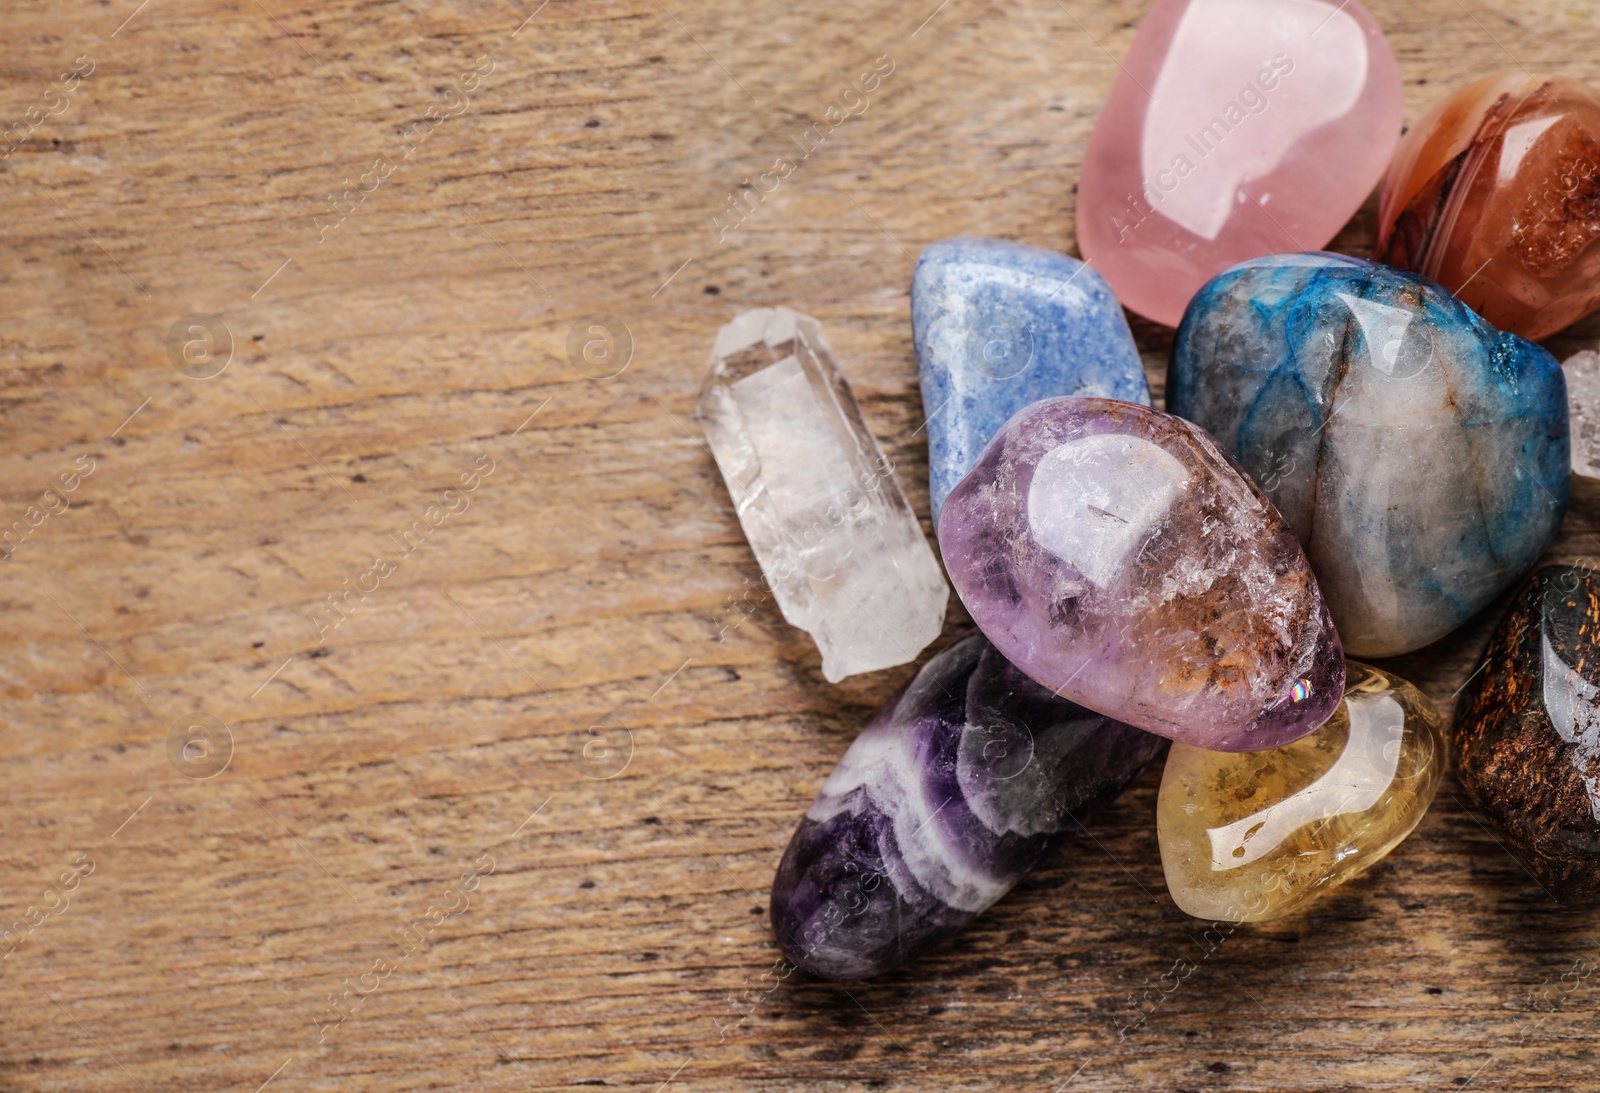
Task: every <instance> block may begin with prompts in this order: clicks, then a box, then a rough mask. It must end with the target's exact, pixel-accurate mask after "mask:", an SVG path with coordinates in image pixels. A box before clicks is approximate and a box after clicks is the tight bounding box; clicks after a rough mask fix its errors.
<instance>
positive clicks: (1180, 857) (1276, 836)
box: [1156, 661, 1445, 922]
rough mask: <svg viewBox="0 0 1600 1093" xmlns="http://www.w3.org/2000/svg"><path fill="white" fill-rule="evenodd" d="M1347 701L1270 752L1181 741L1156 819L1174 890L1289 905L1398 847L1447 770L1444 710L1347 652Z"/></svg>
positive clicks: (1212, 911) (1281, 910)
mask: <svg viewBox="0 0 1600 1093" xmlns="http://www.w3.org/2000/svg"><path fill="white" fill-rule="evenodd" d="M1345 680H1346V682H1345V693H1344V701H1343V702H1341V703H1340V704H1339V708H1338V709H1337V710H1335V711H1334V714H1333V716H1332V717H1331V718H1329V719H1328V721H1327V723H1326V724H1325V725H1323V726H1322V727H1321V728H1320V729H1318V730H1317V731H1316V732H1314V733H1312V734H1311V735H1310V736H1306V737H1302V738H1301V739H1299V740H1296V741H1295V742H1294V743H1292V744H1286V745H1284V746H1283V747H1281V748H1272V749H1269V750H1267V751H1252V752H1238V753H1233V754H1229V753H1226V752H1217V751H1203V750H1201V749H1200V748H1192V747H1189V746H1187V745H1184V744H1174V745H1173V747H1172V751H1171V753H1170V754H1169V755H1168V756H1167V769H1166V771H1165V773H1163V775H1162V777H1161V795H1160V797H1159V798H1158V800H1157V804H1156V829H1157V833H1158V835H1159V837H1160V840H1161V865H1162V868H1163V869H1164V870H1165V871H1166V874H1167V890H1168V891H1169V892H1171V893H1172V900H1173V902H1174V903H1176V904H1177V905H1178V906H1179V907H1180V908H1181V909H1182V910H1183V911H1184V912H1186V913H1187V914H1191V915H1193V916H1195V917H1196V918H1203V919H1211V920H1215V921H1223V922H1261V921H1265V920H1267V919H1273V918H1278V917H1280V916H1282V915H1286V914H1288V913H1289V912H1291V911H1293V910H1295V909H1296V908H1298V907H1300V906H1302V905H1304V904H1305V903H1306V902H1308V901H1310V900H1313V899H1316V898H1317V897H1318V896H1320V895H1322V894H1323V893H1325V892H1327V891H1328V890H1329V889H1330V888H1333V887H1334V886H1336V885H1340V884H1343V883H1344V882H1345V881H1347V880H1349V879H1350V878H1351V877H1354V876H1356V875H1357V874H1359V873H1361V872H1363V871H1364V870H1366V869H1367V868H1368V867H1370V866H1371V865H1372V864H1373V863H1374V862H1377V861H1378V860H1380V859H1381V858H1382V857H1383V856H1384V855H1385V854H1387V853H1389V851H1391V850H1393V849H1394V848H1395V847H1396V846H1399V845H1400V843H1401V841H1402V840H1404V839H1405V837H1406V836H1407V835H1409V834H1411V830H1412V829H1413V828H1414V827H1416V826H1417V821H1419V820H1421V819H1422V815H1423V813H1425V812H1427V811H1428V805H1429V804H1430V803H1432V801H1433V795H1434V792H1435V791H1436V790H1437V789H1438V788H1439V779H1440V778H1441V777H1442V776H1443V775H1444V768H1445V739H1444V732H1443V729H1442V727H1441V723H1440V718H1439V711H1438V710H1436V709H1434V706H1433V703H1432V702H1429V701H1428V699H1427V697H1426V696H1425V695H1423V693H1422V692H1421V691H1419V690H1417V689H1416V688H1415V687H1413V686H1412V685H1411V684H1409V683H1407V682H1406V681H1405V680H1403V679H1400V678H1399V677H1397V676H1393V675H1390V674H1388V673H1387V672H1384V671H1381V670H1379V669H1377V668H1373V667H1371V666H1370V665H1366V664H1362V663H1360V662H1358V661H1349V662H1348V665H1347V668H1346V676H1345Z"/></svg>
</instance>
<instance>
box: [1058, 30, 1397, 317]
mask: <svg viewBox="0 0 1600 1093" xmlns="http://www.w3.org/2000/svg"><path fill="white" fill-rule="evenodd" d="M1403 106H1404V104H1403V101H1402V88H1401V82H1400V69H1399V66H1398V65H1397V64H1396V62H1395V58H1394V52H1393V51H1392V50H1391V49H1390V48H1389V44H1388V42H1387V41H1386V40H1385V39H1384V37H1383V33H1382V32H1381V31H1380V30H1379V29H1378V25H1377V23H1375V22H1374V21H1373V19H1372V16H1370V15H1369V14H1367V12H1366V10H1365V9H1364V8H1362V6H1361V5H1360V4H1359V3H1357V2H1355V0H1157V3H1156V4H1155V6H1154V7H1152V8H1151V9H1150V12H1149V14H1148V15H1146V16H1145V17H1144V21H1143V22H1142V23H1140V24H1139V32H1138V34H1137V35H1136V36H1135V37H1134V40H1133V45H1132V47H1131V48H1130V49H1129V50H1128V56H1127V57H1126V59H1125V60H1124V61H1123V62H1122V65H1121V67H1120V70H1119V73H1118V75H1117V79H1116V82H1115V83H1114V84H1113V85H1112V88H1111V95H1110V97H1109V98H1108V99H1107V100H1106V105H1105V109H1104V110H1102V111H1101V113H1100V120H1099V121H1098V122H1097V123H1096V125H1095V129H1094V135H1093V136H1092V137H1091V138H1090V140H1089V149H1088V152H1087V154H1086V156H1085V157H1084V163H1083V177H1082V179H1081V180H1080V183H1079V188H1078V242H1079V245H1080V247H1081V248H1082V250H1083V255H1084V258H1085V259H1087V260H1088V261H1090V262H1091V263H1093V265H1094V266H1095V268H1096V269H1098V270H1100V272H1102V273H1104V274H1105V275H1106V279H1107V280H1109V281H1110V282H1111V286H1112V287H1113V288H1114V289H1116V292H1117V296H1118V297H1119V298H1120V299H1121V300H1122V302H1123V303H1124V304H1126V305H1127V306H1128V307H1130V308H1132V309H1133V310H1134V311H1137V312H1138V313H1139V314H1141V315H1144V316H1146V317H1148V318H1151V319H1154V320H1156V321H1157V322H1161V323H1167V324H1168V325H1172V324H1175V323H1176V322H1177V321H1178V319H1179V318H1180V317H1181V316H1182V315H1183V308H1184V305H1185V304H1187V303H1188V302H1189V298H1190V297H1191V296H1193V295H1194V293H1195V291H1196V290H1197V289H1199V287H1200V286H1201V285H1202V284H1204V283H1205V281H1206V279H1207V278H1209V277H1211V276H1213V275H1214V274H1217V273H1220V272H1221V271H1223V270H1225V269H1227V268H1228V267H1229V266H1231V265H1233V264H1234V263H1236V262H1240V261H1243V260H1244V259H1246V258H1254V257H1256V256H1257V255H1261V254H1272V253H1274V252H1277V251H1284V250H1303V249H1306V248H1311V247H1321V246H1324V245H1326V244H1327V242H1328V241H1329V240H1330V239H1332V238H1333V237H1334V235H1335V234H1336V233H1337V232H1338V231H1339V229H1340V228H1342V227H1344V225H1345V222H1346V221H1348V220H1349V219H1350V217H1351V216H1353V215H1354V214H1355V212H1356V210H1357V209H1359V208H1360V207H1361V204H1362V202H1364V201H1365V200H1366V198H1367V195H1368V194H1369V193H1371V192H1372V188H1373V187H1374V186H1375V185H1377V183H1378V180H1379V179H1380V178H1382V177H1383V173H1384V169H1385V168H1386V167H1388V165H1389V156H1390V153H1391V152H1392V151H1393V149H1394V146H1395V141H1396V139H1397V138H1398V137H1399V136H1400V128H1401V124H1402V121H1403Z"/></svg>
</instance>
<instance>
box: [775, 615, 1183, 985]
mask: <svg viewBox="0 0 1600 1093" xmlns="http://www.w3.org/2000/svg"><path fill="white" fill-rule="evenodd" d="M1165 747H1166V741H1164V740H1162V739H1161V738H1159V737H1156V736H1152V735H1150V734H1149V733H1146V732H1140V731H1139V730H1138V729H1133V728H1129V727H1128V726H1126V725H1119V724H1118V723H1117V722H1115V721H1112V720H1111V719H1109V718H1107V717H1103V716H1101V715H1100V714H1096V713H1091V712H1090V711H1088V710H1085V709H1083V708H1082V707H1080V706H1075V705H1073V704H1072V703H1071V702H1068V701H1066V700H1065V699H1061V698H1057V697H1056V696H1055V695H1053V694H1051V693H1050V692H1049V691H1047V690H1045V689H1044V688H1042V687H1040V686H1039V685H1038V684H1037V683H1035V682H1033V681H1032V680H1031V679H1029V678H1028V677H1027V676H1025V675H1023V674H1022V673H1021V672H1019V671H1018V670H1017V669H1016V668H1014V667H1012V666H1011V665H1010V664H1009V663H1007V662H1006V660H1005V658H1004V657H1002V656H1000V655H999V654H998V653H997V652H996V651H995V649H994V647H993V646H992V645H990V644H989V642H988V641H986V640H984V638H983V635H981V634H973V635H971V636H969V637H967V638H965V639H963V640H961V641H959V642H957V643H956V644H955V645H953V646H951V647H950V648H949V649H946V650H945V651H944V652H942V653H940V654H939V655H938V656H936V657H934V658H933V659H932V660H930V661H929V662H928V663H927V664H926V665H924V666H923V668H922V671H920V672H919V673H917V676H916V678H915V679H913V680H912V681H911V683H910V685H909V686H908V687H907V688H906V689H905V690H904V691H902V692H901V693H900V694H899V695H898V696H896V697H895V698H894V699H892V700H890V702H889V704H888V705H886V706H885V707H884V708H883V709H882V710H881V711H879V713H878V715H877V716H876V717H874V718H873V719H872V722H871V723H870V724H869V725H868V726H867V727H866V729H865V730H864V731H863V732H862V733H861V735H860V736H858V737H857V738H856V740H855V743H853V744H851V745H850V749H849V750H848V751H846V752H845V754H844V758H843V759H841V760H840V761H839V765H838V766H837V767H835V768H834V771H833V773H832V774H831V775H829V776H828V780H827V781H826V782H824V783H823V786H822V793H821V794H820V795H819V796H818V797H817V800H816V803H815V804H813V805H812V806H811V809H810V811H808V812H807V813H806V815H805V818H804V819H802V820H801V821H800V827H799V829H798V830H796V831H795V833H794V837H793V838H792V839H790V841H789V848H788V849H787V850H786V851H784V855H783V861H782V863H781V864H780V865H779V866H778V874H777V877H776V878H775V879H774V881H773V885H772V925H773V930H774V932H775V933H776V935H777V938H778V943H779V945H780V947H781V948H782V949H783V952H784V955H785V956H787V957H788V958H789V959H790V960H792V961H794V962H795V963H796V964H798V965H799V966H800V967H802V968H805V969H806V970H807V971H809V972H812V973H813V974H816V975H822V976H827V977H828V978H832V979H859V978H863V977H865V976H870V975H877V974H879V973H881V972H885V971H888V970H889V969H891V968H893V967H895V966H896V965H897V964H899V963H901V962H902V961H904V960H906V959H908V958H909V957H911V956H913V955H915V954H916V953H918V952H920V951H922V950H924V949H926V948H928V947H929V946H931V945H933V944H935V943H936V942H938V941H940V940H941V939H943V938H946V937H949V936H950V935H951V934H953V933H955V932H956V931H958V930H960V929H961V928H962V927H964V926H965V925H966V924H967V923H968V922H970V921H972V919H973V918H974V917H976V916H977V915H979V914H981V913H982V912H983V911H984V910H985V909H986V908H988V907H989V905H990V904H992V903H994V901H995V900H997V899H999V898H1000V897H1001V896H1003V895H1005V894H1006V893H1007V892H1008V891H1010V890H1011V888H1012V886H1013V885H1015V884H1016V883H1017V882H1018V881H1019V880H1021V879H1022V878H1023V876H1025V875H1026V874H1027V872H1028V871H1029V870H1030V869H1032V868H1033V867H1034V865H1035V863H1037V862H1038V860H1039V858H1040V857H1041V856H1042V855H1043V854H1044V852H1045V850H1046V849H1047V848H1048V847H1049V845H1050V844H1051V842H1052V836H1054V835H1056V834H1057V833H1059V832H1062V831H1076V830H1078V829H1079V828H1080V826H1081V824H1082V821H1084V820H1085V819H1087V818H1088V817H1089V816H1090V815H1091V814H1092V813H1093V812H1094V811H1095V810H1096V809H1098V808H1099V807H1100V806H1102V805H1104V804H1105V803H1107V802H1108V801H1110V800H1111V799H1112V798H1113V797H1115V796H1116V795H1117V794H1118V793H1120V792H1122V789H1123V787H1124V786H1126V785H1127V784H1128V783H1129V782H1131V781H1132V780H1133V778H1134V776H1135V775H1137V774H1138V773H1139V771H1140V769H1141V768H1143V767H1144V765H1145V764H1146V763H1147V762H1149V761H1150V760H1151V759H1152V758H1154V757H1155V756H1157V755H1159V754H1160V753H1161V751H1162V749H1164V748H1165Z"/></svg>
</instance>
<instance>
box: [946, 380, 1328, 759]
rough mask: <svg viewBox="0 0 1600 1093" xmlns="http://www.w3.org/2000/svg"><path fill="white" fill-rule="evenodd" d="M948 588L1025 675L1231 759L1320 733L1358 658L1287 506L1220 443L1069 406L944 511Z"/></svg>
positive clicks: (1187, 428)
mask: <svg viewBox="0 0 1600 1093" xmlns="http://www.w3.org/2000/svg"><path fill="white" fill-rule="evenodd" d="M939 549H940V551H941V552H942V553H943V555H944V563H945V568H946V569H947V570H948V571H949V574H950V583H951V584H953V585H955V588H956V592H957V593H959V594H960V596H961V600H962V602H963V603H965V604H966V606H967V610H968V611H970V612H971V613H972V618H973V621H974V622H976V623H977V624H978V628H979V629H980V630H982V631H983V632H984V633H985V634H986V635H988V637H989V640H990V641H992V642H994V644H995V647H996V648H997V649H999V650H1000V652H1001V653H1002V654H1004V655H1005V656H1006V657H1007V658H1008V659H1009V660H1010V661H1011V662H1012V663H1013V664H1015V665H1016V666H1017V667H1019V668H1021V669H1022V670H1023V671H1024V672H1027V673H1028V675H1030V676H1032V677H1033V678H1034V679H1036V680H1038V681H1039V683H1041V684H1043V685H1044V686H1045V687H1048V688H1049V689H1050V690H1052V691H1054V692H1055V693H1056V694H1059V695H1060V696H1061V697H1063V698H1068V699H1071V700H1072V701H1074V702H1077V703H1080V704H1082V705H1084V706H1087V707H1088V708H1089V709H1091V710H1096V711H1098V712H1100V713H1103V714H1106V715H1107V716H1109V717H1114V718H1116V719H1117V720H1119V721H1122V722H1125V723H1127V724H1129V725H1134V726H1137V727H1138V728H1141V729H1145V730H1147V731H1149V732H1153V733H1158V734H1160V735H1161V736H1168V737H1171V738H1172V739H1174V740H1181V741H1183V742H1184V743H1186V744H1193V745H1194V746H1195V747H1198V748H1208V749H1211V750H1213V751H1261V750H1264V749H1267V748H1276V747H1281V746H1283V745H1284V744H1288V743H1290V742H1291V741H1294V740H1298V739H1299V738H1300V737H1302V736H1305V735H1306V734H1307V733H1310V732H1313V731H1314V730H1315V729H1317V727H1318V726H1320V725H1321V724H1322V723H1323V722H1324V721H1326V720H1327V719H1328V717H1329V716H1330V715H1331V714H1332V713H1333V711H1334V710H1335V709H1337V708H1338V706H1339V700H1340V699H1341V698H1342V697H1343V695H1344V651H1343V647H1342V646H1341V645H1340V643H1339V635H1338V633H1336V632H1335V630H1334V626H1333V618H1332V616H1331V615H1330V614H1329V612H1328V605H1327V603H1326V602H1325V601H1324V600H1323V596H1322V591H1321V589H1320V588H1319V587H1318V586H1317V579H1316V577H1315V576H1314V575H1313V574H1312V572H1311V566H1310V564H1309V563H1308V562H1307V561H1306V556H1305V552H1304V551H1303V550H1301V549H1300V544H1299V542H1297V541H1296V540H1295V537H1294V533H1293V531H1291V530H1290V528H1289V525H1288V523H1287V522H1285V520H1284V519H1283V517H1282V516H1281V515H1279V513H1278V510H1277V509H1275V508H1273V507H1272V502H1270V501H1268V500H1267V498H1266V496H1265V495H1264V494H1263V493H1262V492H1261V490H1260V489H1258V488H1257V487H1256V485H1255V483H1253V482H1251V481H1250V480H1249V479H1248V478H1246V477H1245V476H1244V474H1243V473H1242V472H1241V471H1240V470H1239V469H1238V467H1236V466H1235V465H1234V464H1233V463H1231V462H1230V461H1229V460H1228V457H1227V456H1226V455H1224V454H1223V453H1222V451H1221V449H1219V448H1218V447H1217V444H1216V441H1214V440H1213V439H1212V438H1211V437H1210V436H1209V435H1208V434H1207V433H1206V432H1205V430H1203V429H1201V428H1200V427H1199V426H1198V425H1193V424H1191V423H1189V422H1187V421H1184V420H1183V419H1182V418H1177V417H1173V416H1172V415H1171V414H1163V413H1160V412H1158V411H1155V410H1152V409H1150V408H1149V407H1146V406H1140V405H1137V404H1136V403H1132V402H1120V401H1118V400H1116V399H1106V398H1054V399H1045V400H1044V401H1042V402H1036V403H1034V404H1033V405H1032V406H1029V407H1027V408H1026V409H1024V410H1021V411H1019V412H1018V413H1017V415H1016V416H1015V417H1013V418H1012V419H1011V420H1010V421H1008V422H1006V424H1005V426H1004V427H1003V428H1002V429H1001V430H1000V432H999V433H998V434H997V435H996V436H995V438H994V439H993V440H992V441H990V442H989V446H988V447H987V448H985V449H984V452H983V455H981V456H979V457H978V462H977V464H976V465H975V466H974V467H973V468H972V470H971V471H970V472H968V474H967V476H966V477H965V478H963V479H962V480H961V482H960V483H959V484H958V485H957V486H956V488H955V489H954V490H952V491H951V493H950V496H949V498H948V499H947V500H946V501H945V503H944V510H943V511H942V512H941V513H940V515H939Z"/></svg>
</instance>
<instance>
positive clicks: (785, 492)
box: [696, 307, 950, 683]
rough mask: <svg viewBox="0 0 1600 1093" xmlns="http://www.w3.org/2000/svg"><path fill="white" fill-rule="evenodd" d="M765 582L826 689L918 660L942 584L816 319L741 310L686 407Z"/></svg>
mask: <svg viewBox="0 0 1600 1093" xmlns="http://www.w3.org/2000/svg"><path fill="white" fill-rule="evenodd" d="M696 413H697V415H698V416H699V418H700V424H701V426H702V427H703V428H704V429H705V432H706V439H707V440H709V441H710V443H711V451H712V454H713V455H715V456H716V460H717V466H718V467H719V468H720V469H721V471H722V478H723V481H725V482H726V483H727V484H728V492H729V493H730V494H731V495H732V496H733V503H734V507H735V509H736V511H737V512H738V515H739V523H740V524H741V525H742V526H743V528H744V533H745V536H746V537H747V538H748V539H749V540H750V547H751V549H752V550H754V551H755V555H756V560H757V561H758V562H759V563H760V564H761V571H762V580H763V582H764V583H765V584H766V585H767V586H768V587H770V588H771V589H772V593H773V595H774V596H775V597H776V598H777V601H778V607H779V608H780V609H781V610H782V611H783V617H784V618H785V619H787V620H788V621H789V622H790V623H791V624H792V625H794V626H798V627H800V628H801V629H802V630H805V631H807V632H808V633H809V634H810V635H811V637H812V638H813V640H815V641H816V643H817V648H818V649H819V650H820V651H821V653H822V674H823V675H824V676H825V677H826V678H827V679H828V681H829V682H830V683H837V682H838V681H839V680H841V679H843V678H845V677H846V676H852V675H856V674H858V673H861V672H871V671H876V670H878V669H880V668H890V667H893V666H894V665H897V664H906V663H908V662H910V661H912V660H914V659H915V658H916V656H917V654H918V653H919V652H921V651H922V649H923V648H924V647H926V646H927V645H928V643H929V642H931V641H932V640H933V639H934V638H935V637H937V636H938V634H939V630H940V628H941V627H942V626H943V624H944V611H945V605H946V603H947V602H948V600H949V597H950V589H949V586H948V585H947V584H946V583H945V579H944V574H943V572H942V571H941V570H940V568H939V563H938V561H937V560H935V558H934V556H933V551H932V550H931V549H930V548H929V546H928V541H927V538H926V537H925V536H924V535H923V533H922V527H921V525H920V524H919V523H918V522H917V517H916V514H915V513H913V512H912V511H911V506H910V505H909V504H908V503H907V502H906V498H905V494H904V493H902V492H901V490H900V484H899V483H898V482H896V481H895V477H894V471H893V466H892V464H890V463H889V461H888V460H887V459H885V458H884V455H883V451H882V450H881V449H880V448H879V447H878V442H877V440H876V439H874V437H873V435H872V432H871V430H869V429H868V428H867V425H866V422H865V421H863V420H862V417H861V409H860V407H858V406H857V405H856V400H855V396H854V395H852V394H851V393H850V385H849V384H848V383H846V382H845V379H844V376H843V374H841V373H840V371H839V365H838V362H837V361H836V360H835V359H834V356H833V350H832V349H830V348H829V346H828V342H827V339H825V338H824V337H823V336H822V325H821V324H820V323H818V322H817V321H816V320H815V319H813V318H811V317H810V316H807V315H802V314H800V313H799V312H796V311H791V310H789V309H788V308H784V307H775V308H758V309H756V310H752V311H746V312H743V313H742V314H740V315H739V316H738V317H736V318H735V319H734V320H733V321H732V322H730V323H728V324H727V325H726V326H724V327H723V328H722V329H721V330H720V331H718V333H717V341H716V345H715V346H714V347H713V349H712V351H711V364H710V366H709V367H708V369H707V371H706V379H705V384H704V386H703V387H702V388H701V391H700V400H699V402H698V404H697V406H696Z"/></svg>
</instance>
